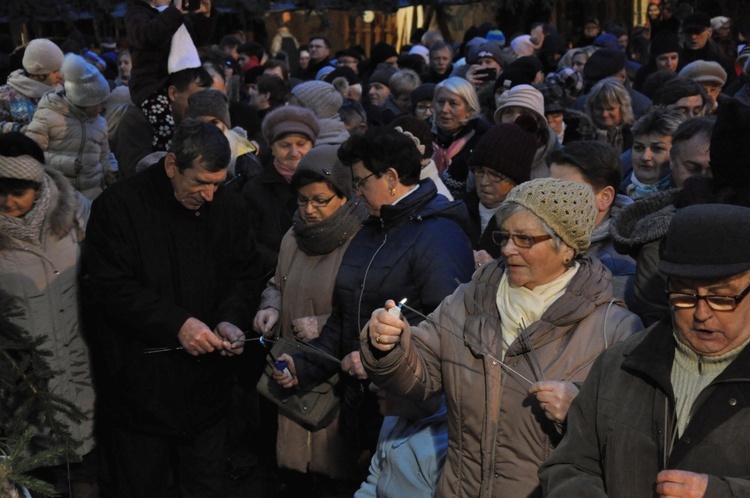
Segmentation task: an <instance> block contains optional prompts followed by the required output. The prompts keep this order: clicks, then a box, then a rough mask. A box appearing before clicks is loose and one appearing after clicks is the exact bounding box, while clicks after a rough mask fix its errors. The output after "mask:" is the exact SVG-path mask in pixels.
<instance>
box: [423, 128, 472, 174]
mask: <svg viewBox="0 0 750 498" xmlns="http://www.w3.org/2000/svg"><path fill="white" fill-rule="evenodd" d="M474 133H476V132H475V130H471V131H470V132H469V133H467V134H466V135H464V136H462V137H460V138H457V139H456V140H454V141H453V142H451V144H450V145H449V146H448V147H446V148H445V149H444V148H442V147H440V145H438V144H437V142H433V149H434V152H433V154H432V159H433V160H434V161H435V166H437V170H438V174H439V175H442V174H443V172H444V171H445V170H447V169H448V166H450V165H451V161H452V160H453V157H454V156H455V155H456V154H458V153H459V152H461V149H463V148H464V145H466V142H468V141H469V140H470V139H471V137H473V136H474Z"/></svg>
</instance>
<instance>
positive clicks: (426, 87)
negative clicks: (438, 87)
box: [409, 83, 435, 111]
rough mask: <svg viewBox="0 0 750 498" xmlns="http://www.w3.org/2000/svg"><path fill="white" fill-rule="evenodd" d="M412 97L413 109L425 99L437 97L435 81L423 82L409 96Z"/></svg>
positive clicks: (430, 99)
mask: <svg viewBox="0 0 750 498" xmlns="http://www.w3.org/2000/svg"><path fill="white" fill-rule="evenodd" d="M409 98H410V99H411V107H412V111H413V110H414V109H415V108H416V107H417V104H418V103H420V102H424V101H425V100H429V101H430V102H432V100H433V99H434V98H435V83H422V84H421V85H419V86H418V87H417V88H415V89H414V91H412V92H411V95H410V96H409Z"/></svg>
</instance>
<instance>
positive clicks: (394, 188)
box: [391, 187, 396, 197]
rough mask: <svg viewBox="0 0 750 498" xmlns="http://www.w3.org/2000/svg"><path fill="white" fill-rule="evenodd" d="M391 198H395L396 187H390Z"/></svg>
mask: <svg viewBox="0 0 750 498" xmlns="http://www.w3.org/2000/svg"><path fill="white" fill-rule="evenodd" d="M391 197H396V187H391Z"/></svg>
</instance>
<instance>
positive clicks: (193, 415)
mask: <svg viewBox="0 0 750 498" xmlns="http://www.w3.org/2000/svg"><path fill="white" fill-rule="evenodd" d="M229 156H230V148H229V143H228V141H227V139H226V138H225V137H224V135H223V134H222V133H221V131H220V130H219V129H218V128H217V127H216V126H214V125H212V124H209V123H203V122H201V121H198V120H194V119H187V120H184V121H183V122H182V123H181V124H180V125H179V126H178V128H177V130H176V132H175V135H174V140H173V147H172V151H171V152H169V153H168V154H167V155H166V157H164V158H163V159H162V161H161V162H160V163H159V164H156V165H154V166H152V167H150V168H148V169H146V170H145V171H143V172H141V173H139V174H137V175H135V176H134V177H132V178H128V179H125V180H123V181H121V182H118V183H117V184H116V185H115V186H113V187H112V188H109V189H107V190H106V191H105V192H104V193H103V194H102V195H101V196H100V197H99V198H97V200H96V202H95V203H94V205H93V206H92V211H91V218H90V221H89V224H88V229H87V238H86V247H85V256H84V262H85V265H86V269H87V276H88V279H87V280H88V282H89V284H90V290H91V299H90V300H89V301H88V303H87V306H88V310H89V311H91V316H92V318H91V321H90V322H89V323H90V325H91V327H90V336H91V337H92V347H93V351H94V354H93V355H92V356H93V357H94V359H93V361H94V366H95V369H96V372H97V388H98V392H99V395H100V397H99V401H100V411H99V415H98V418H99V421H100V422H101V423H102V426H103V429H104V430H103V431H102V434H105V435H106V438H105V441H103V442H104V444H103V448H104V450H105V454H106V456H107V457H108V463H109V464H110V467H111V473H112V476H111V477H112V481H113V482H112V485H113V487H114V491H115V493H116V496H118V497H137V498H142V497H163V496H168V491H167V487H168V480H169V479H170V475H171V476H172V477H173V478H174V480H175V482H176V484H177V486H178V487H179V488H180V496H183V497H188V496H190V497H201V498H204V497H205V498H208V497H216V498H219V497H223V496H226V495H225V493H224V490H223V484H222V483H223V465H224V459H223V455H222V453H223V443H224V439H225V435H226V416H227V407H228V405H229V398H230V389H231V385H232V383H231V368H232V366H233V364H234V363H233V362H236V361H237V360H236V359H233V358H229V357H232V356H236V355H239V354H241V353H242V351H243V339H244V334H243V332H242V331H243V330H245V329H247V328H248V327H249V325H250V323H251V321H252V314H253V312H254V310H255V309H257V303H258V298H259V294H260V284H261V282H260V266H259V265H256V264H254V263H255V260H256V259H257V253H256V251H255V246H254V243H253V240H252V238H251V236H250V234H249V231H248V228H247V223H246V219H247V215H246V213H245V212H244V211H245V204H244V202H243V200H242V198H241V197H239V196H238V195H237V194H235V193H234V192H231V191H229V190H225V189H223V188H221V186H222V184H223V183H224V181H225V178H226V168H227V164H228V163H229ZM152 350H157V351H161V352H150V351H152Z"/></svg>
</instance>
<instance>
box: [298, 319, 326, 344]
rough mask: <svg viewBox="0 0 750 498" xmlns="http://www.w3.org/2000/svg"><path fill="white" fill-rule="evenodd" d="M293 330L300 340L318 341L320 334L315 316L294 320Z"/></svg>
mask: <svg viewBox="0 0 750 498" xmlns="http://www.w3.org/2000/svg"><path fill="white" fill-rule="evenodd" d="M292 330H293V331H294V335H295V336H297V338H298V339H301V340H303V341H304V342H309V341H312V340H313V339H316V338H317V337H318V336H319V335H320V334H319V332H318V320H317V319H316V318H315V317H314V316H304V317H302V318H297V319H295V320H292Z"/></svg>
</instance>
